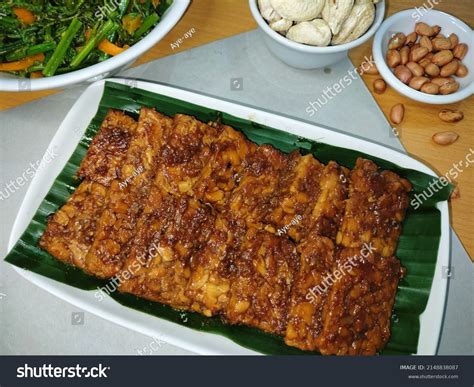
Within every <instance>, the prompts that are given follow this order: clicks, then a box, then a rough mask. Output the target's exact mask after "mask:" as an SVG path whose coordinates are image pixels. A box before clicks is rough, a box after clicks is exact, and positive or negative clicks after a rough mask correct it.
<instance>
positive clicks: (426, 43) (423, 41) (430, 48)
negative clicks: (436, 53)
mask: <svg viewBox="0 0 474 387" xmlns="http://www.w3.org/2000/svg"><path fill="white" fill-rule="evenodd" d="M420 46H421V47H426V48H427V49H428V51H429V52H431V51H433V43H431V39H430V38H428V37H427V36H422V37H421V39H420Z"/></svg>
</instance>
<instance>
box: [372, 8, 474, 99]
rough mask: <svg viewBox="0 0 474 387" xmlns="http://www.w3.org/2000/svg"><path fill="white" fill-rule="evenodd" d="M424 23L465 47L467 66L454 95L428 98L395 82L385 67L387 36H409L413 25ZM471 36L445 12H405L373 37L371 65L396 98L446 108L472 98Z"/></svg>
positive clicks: (473, 37) (473, 46) (473, 63)
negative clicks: (455, 39) (448, 105)
mask: <svg viewBox="0 0 474 387" xmlns="http://www.w3.org/2000/svg"><path fill="white" fill-rule="evenodd" d="M420 21H422V22H425V23H426V24H428V25H439V26H440V27H441V33H442V34H443V35H446V36H448V35H450V34H452V33H453V32H454V33H456V34H457V35H458V36H459V42H460V43H466V44H467V45H468V46H469V51H468V54H467V55H466V57H465V58H464V60H463V63H464V64H465V65H466V66H467V68H468V70H469V74H468V76H467V77H464V78H457V81H458V82H459V83H460V85H461V87H460V88H459V90H458V91H457V92H456V93H453V94H449V95H430V94H426V93H422V92H421V91H417V90H415V89H412V88H411V87H409V86H407V85H405V84H404V83H403V82H401V81H400V80H398V78H397V77H395V75H394V74H393V72H392V70H391V69H390V68H389V67H388V65H387V63H386V61H385V57H386V54H387V50H388V41H389V40H390V38H391V36H392V35H393V34H395V33H397V32H403V33H404V34H409V33H410V32H413V31H414V30H415V24H416V23H418V22H420ZM473 51H474V32H473V31H472V29H471V28H470V27H469V26H468V25H467V24H466V23H464V22H462V21H461V20H459V19H458V18H456V17H454V16H452V15H449V14H447V13H445V12H441V11H436V10H424V9H419V10H416V9H407V10H405V11H401V12H398V13H396V14H394V15H392V16H390V17H389V18H388V19H387V20H385V21H384V22H383V24H382V25H381V26H380V28H379V30H378V31H377V33H376V34H375V38H374V43H373V47H372V52H373V55H374V60H375V64H376V65H377V68H378V70H379V72H380V74H381V75H382V77H383V78H384V79H385V81H386V82H387V83H388V84H389V85H390V86H391V87H393V88H394V89H395V90H397V91H398V92H399V93H400V94H403V95H405V96H406V97H409V98H411V99H414V100H415V101H419V102H425V103H429V104H448V103H453V102H458V101H461V100H463V99H465V98H467V97H469V96H471V95H472V94H474V55H473Z"/></svg>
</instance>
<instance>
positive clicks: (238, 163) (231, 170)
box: [193, 125, 257, 209]
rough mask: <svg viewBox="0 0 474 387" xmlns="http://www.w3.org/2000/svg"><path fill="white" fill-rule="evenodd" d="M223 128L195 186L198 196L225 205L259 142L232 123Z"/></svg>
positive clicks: (219, 207) (218, 206) (220, 206)
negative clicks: (254, 142) (248, 158)
mask: <svg viewBox="0 0 474 387" xmlns="http://www.w3.org/2000/svg"><path fill="white" fill-rule="evenodd" d="M220 129H221V132H220V134H219V136H218V138H217V139H216V141H215V142H213V143H212V145H211V157H210V159H209V161H208V163H207V164H206V165H205V166H204V168H203V169H202V172H201V174H200V176H199V179H198V181H197V182H196V184H195V185H194V187H193V191H194V195H195V197H196V198H198V199H200V200H202V201H203V202H206V203H210V204H211V205H212V206H214V207H215V208H218V209H223V208H224V207H225V206H226V205H227V203H228V198H229V195H230V193H231V192H232V191H233V190H234V189H235V187H236V186H237V184H238V182H239V179H240V175H241V173H242V170H243V168H244V162H245V160H246V158H247V157H248V155H249V154H251V153H253V152H254V151H255V150H256V149H257V146H256V145H255V144H253V143H251V142H250V141H248V140H247V139H246V138H245V136H244V135H243V134H242V133H240V132H238V131H236V130H234V129H233V128H231V127H230V126H225V125H222V126H220Z"/></svg>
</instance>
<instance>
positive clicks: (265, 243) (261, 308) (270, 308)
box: [223, 228, 299, 335]
mask: <svg viewBox="0 0 474 387" xmlns="http://www.w3.org/2000/svg"><path fill="white" fill-rule="evenodd" d="M298 265H299V262H298V257H297V254H296V247H295V245H294V244H293V243H292V242H291V241H290V240H288V239H287V238H282V237H278V236H276V235H273V234H271V233H269V232H267V231H264V230H258V229H256V228H249V229H248V230H247V232H246V235H245V236H244V239H243V243H242V244H241V246H240V254H236V255H234V256H232V257H231V259H228V260H226V269H225V270H226V273H227V275H230V276H231V287H230V293H229V303H228V305H227V307H226V309H225V311H224V313H223V316H224V318H225V320H226V321H227V322H229V323H231V324H246V325H250V326H253V327H256V328H259V329H262V330H264V331H265V332H270V333H274V334H279V335H283V334H284V333H285V329H286V324H287V313H288V307H289V301H290V290H291V285H292V283H293V281H294V276H295V273H296V271H297V268H298Z"/></svg>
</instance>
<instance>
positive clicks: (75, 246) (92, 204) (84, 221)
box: [39, 181, 107, 268]
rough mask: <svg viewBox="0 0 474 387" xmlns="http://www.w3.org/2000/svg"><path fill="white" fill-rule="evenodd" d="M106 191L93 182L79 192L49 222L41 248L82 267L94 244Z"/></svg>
mask: <svg viewBox="0 0 474 387" xmlns="http://www.w3.org/2000/svg"><path fill="white" fill-rule="evenodd" d="M106 193H107V188H106V187H104V186H103V185H102V184H99V183H94V182H90V181H84V182H82V183H81V184H80V185H79V186H78V187H77V189H76V191H75V192H74V193H73V194H72V196H71V197H70V198H69V200H68V201H67V203H66V204H65V205H64V206H62V207H61V208H60V209H59V210H58V211H57V212H56V213H55V214H54V215H53V216H52V217H51V218H50V219H49V221H48V226H47V227H46V230H45V232H44V233H43V235H42V237H41V240H40V242H39V243H40V246H41V247H42V248H43V249H45V250H46V251H48V252H49V253H50V254H51V255H52V256H54V257H56V258H57V259H59V260H60V261H63V262H64V263H67V264H70V265H74V266H77V267H80V268H83V267H84V264H85V262H84V259H85V257H86V254H87V252H88V251H89V248H90V247H91V245H92V241H93V237H94V234H95V231H96V221H97V218H98V217H99V216H100V214H101V213H102V210H103V209H104V205H105V199H106Z"/></svg>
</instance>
